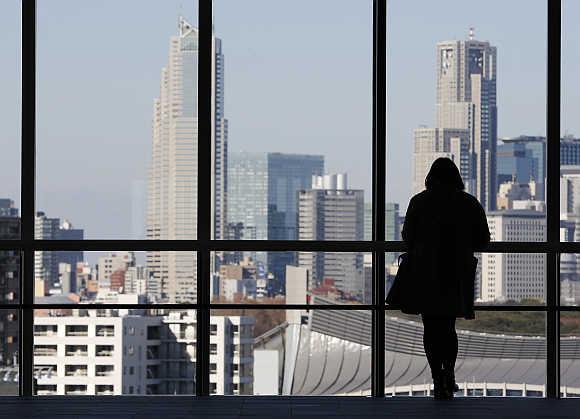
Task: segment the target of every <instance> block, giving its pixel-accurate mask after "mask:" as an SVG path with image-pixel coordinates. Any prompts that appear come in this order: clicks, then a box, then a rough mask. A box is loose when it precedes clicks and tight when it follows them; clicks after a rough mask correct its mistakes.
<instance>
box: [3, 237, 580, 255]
mask: <svg viewBox="0 0 580 419" xmlns="http://www.w3.org/2000/svg"><path fill="white" fill-rule="evenodd" d="M0 250H33V251H42V250H47V251H48V250H52V251H59V250H60V251H66V250H82V251H87V252H90V251H102V252H107V251H120V250H127V251H191V252H204V251H206V252H207V251H256V252H259V251H271V252H299V251H304V252H325V251H326V252H368V253H370V252H405V251H407V245H406V244H405V242H403V241H385V242H376V241H319V240H318V241H314V240H108V239H107V240H0ZM479 252H480V253H580V242H559V243H549V242H491V243H490V244H489V245H488V246H487V247H486V248H485V249H483V250H481V251H479Z"/></svg>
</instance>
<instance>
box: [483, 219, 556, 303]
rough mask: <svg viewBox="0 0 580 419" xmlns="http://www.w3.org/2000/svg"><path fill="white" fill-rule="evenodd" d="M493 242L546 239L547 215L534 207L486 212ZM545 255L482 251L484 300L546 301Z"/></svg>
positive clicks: (540, 240) (538, 240)
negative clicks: (532, 208) (533, 208)
mask: <svg viewBox="0 0 580 419" xmlns="http://www.w3.org/2000/svg"><path fill="white" fill-rule="evenodd" d="M487 223H488V225H489V232H490V234H491V240H492V241H506V242H517V241H528V242H542V241H545V240H546V214H545V213H543V212H539V211H532V210H505V211H497V212H495V211H493V212H489V213H488V214H487ZM545 281H546V255H544V254H538V253H482V254H481V300H482V301H484V302H505V301H510V300H511V301H515V302H519V301H521V300H522V299H535V300H540V301H545V285H544V284H545Z"/></svg>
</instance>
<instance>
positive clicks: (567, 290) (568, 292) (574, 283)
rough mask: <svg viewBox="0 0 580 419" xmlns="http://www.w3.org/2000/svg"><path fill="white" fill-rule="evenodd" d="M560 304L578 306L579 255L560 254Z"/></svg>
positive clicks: (579, 302) (579, 298)
mask: <svg viewBox="0 0 580 419" xmlns="http://www.w3.org/2000/svg"><path fill="white" fill-rule="evenodd" d="M560 304H562V305H566V306H577V305H580V255H579V254H577V253H561V254H560Z"/></svg>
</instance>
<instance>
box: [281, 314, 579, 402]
mask: <svg viewBox="0 0 580 419" xmlns="http://www.w3.org/2000/svg"><path fill="white" fill-rule="evenodd" d="M305 321H306V324H289V325H288V326H287V327H286V329H285V357H284V358H285V368H284V369H285V371H284V385H283V393H284V394H288V395H289V394H291V395H339V394H343V395H354V394H370V389H371V344H370V339H371V336H372V334H371V313H370V312H369V311H355V310H348V311H339V310H311V311H310V312H309V313H308V315H307V317H305ZM303 323H304V321H303ZM385 332H386V339H385V345H386V351H385V391H386V393H387V394H393V395H395V394H409V395H412V394H425V392H429V391H430V386H431V374H430V371H429V367H428V364H427V361H426V358H425V355H424V352H423V340H422V339H423V337H422V336H423V327H422V324H421V323H418V322H414V321H409V320H404V319H401V318H396V317H388V318H387V319H386V330H385ZM458 339H459V355H458V359H457V364H456V380H457V382H458V384H459V386H460V388H462V389H463V391H464V394H465V395H470V394H476V395H494V396H502V395H504V396H505V395H522V396H526V395H527V396H542V395H544V392H545V388H544V385H545V375H546V342H545V338H544V337H542V336H514V335H501V334H489V333H478V332H472V331H467V330H458ZM561 367H562V373H561V374H562V375H561V382H562V383H563V384H566V385H567V387H563V388H562V392H563V393H564V395H571V394H574V395H580V339H575V338H562V340H561Z"/></svg>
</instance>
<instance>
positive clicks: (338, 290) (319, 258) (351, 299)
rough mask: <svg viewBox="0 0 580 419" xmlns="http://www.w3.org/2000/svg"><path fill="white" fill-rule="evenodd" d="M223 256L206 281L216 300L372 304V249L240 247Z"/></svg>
mask: <svg viewBox="0 0 580 419" xmlns="http://www.w3.org/2000/svg"><path fill="white" fill-rule="evenodd" d="M214 255H215V253H214ZM214 257H215V256H214ZM222 257H223V260H224V263H222V264H221V266H220V268H219V271H218V272H216V273H214V274H213V275H212V279H211V283H210V284H211V285H210V289H211V300H212V302H213V303H216V304H221V303H226V304H232V303H240V304H254V303H255V304H329V303H331V304H372V286H373V284H372V278H373V265H372V263H373V262H372V255H371V254H370V253H353V252H251V251H250V252H247V251H246V252H241V251H240V252H223V253H222Z"/></svg>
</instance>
